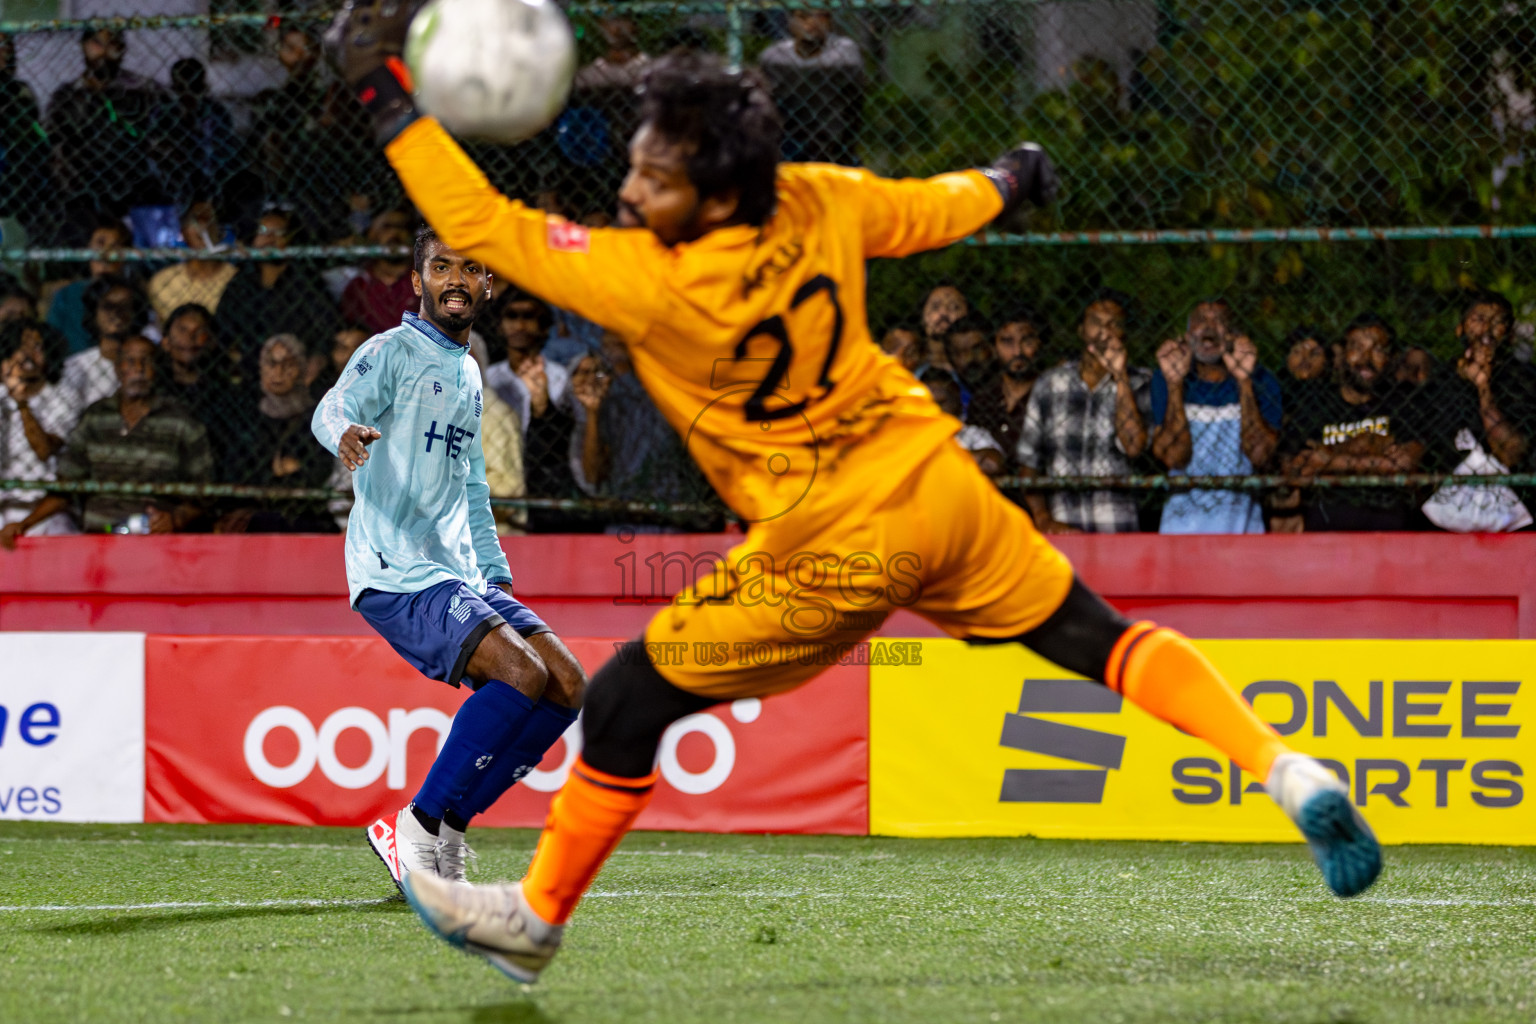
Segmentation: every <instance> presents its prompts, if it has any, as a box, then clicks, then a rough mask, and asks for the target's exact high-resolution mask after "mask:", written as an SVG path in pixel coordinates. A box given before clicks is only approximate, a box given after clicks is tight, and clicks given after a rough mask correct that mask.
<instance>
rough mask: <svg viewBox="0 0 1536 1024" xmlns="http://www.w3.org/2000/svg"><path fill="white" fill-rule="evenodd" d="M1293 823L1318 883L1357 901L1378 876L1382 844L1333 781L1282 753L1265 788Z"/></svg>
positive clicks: (1309, 762)
mask: <svg viewBox="0 0 1536 1024" xmlns="http://www.w3.org/2000/svg"><path fill="white" fill-rule="evenodd" d="M1264 788H1265V789H1266V790H1267V791H1268V792H1269V795H1270V796H1272V797H1274V800H1275V803H1277V804H1279V805H1280V809H1281V810H1283V811H1285V813H1286V815H1287V816H1289V817H1290V819H1291V820H1292V821H1294V822H1295V823H1296V827H1297V828H1299V829H1301V834H1302V835H1303V836H1305V837H1306V839H1307V845H1308V846H1310V847H1311V848H1312V859H1313V860H1315V861H1317V866H1318V868H1319V869H1320V870H1321V871H1322V872H1323V881H1325V882H1327V883H1328V888H1330V889H1332V890H1333V891H1334V893H1336V894H1337V895H1339V896H1358V895H1359V894H1360V893H1362V892H1364V891H1365V890H1367V889H1369V888H1370V887H1371V883H1372V882H1374V881H1376V876H1377V875H1379V874H1381V844H1380V843H1378V842H1377V841H1376V835H1375V833H1373V832H1372V831H1371V827H1370V826H1369V825H1367V824H1366V823H1365V819H1364V818H1362V817H1361V816H1360V812H1359V811H1357V810H1356V809H1355V805H1354V804H1352V803H1350V801H1349V790H1348V789H1347V788H1346V787H1345V786H1344V784H1343V783H1342V782H1340V781H1339V779H1338V777H1337V776H1336V775H1334V774H1333V772H1331V771H1329V770H1328V769H1327V768H1325V767H1323V766H1322V765H1321V764H1319V763H1318V762H1317V761H1315V760H1314V759H1312V758H1310V757H1307V756H1306V755H1305V754H1295V753H1291V754H1281V755H1280V756H1279V757H1277V758H1275V763H1274V766H1273V767H1272V768H1270V770H1269V781H1267V782H1265V783H1264Z"/></svg>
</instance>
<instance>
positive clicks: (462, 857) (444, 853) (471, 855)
mask: <svg viewBox="0 0 1536 1024" xmlns="http://www.w3.org/2000/svg"><path fill="white" fill-rule="evenodd" d="M474 859H475V851H474V850H471V849H470V848H469V843H468V842H466V841H465V839H464V833H463V832H460V831H459V830H458V829H456V828H450V827H449V825H448V823H447V822H444V823H443V824H442V825H441V826H440V827H439V828H438V830H437V876H438V877H439V878H446V879H448V881H450V882H467V881H469V870H468V869H469V861H472V860H474Z"/></svg>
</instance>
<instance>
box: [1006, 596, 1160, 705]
mask: <svg viewBox="0 0 1536 1024" xmlns="http://www.w3.org/2000/svg"><path fill="white" fill-rule="evenodd" d="M1130 628H1131V624H1130V622H1129V621H1128V620H1127V619H1126V618H1125V616H1123V615H1121V614H1120V613H1119V612H1117V611H1115V610H1114V609H1113V608H1111V607H1110V606H1109V605H1108V604H1106V603H1105V601H1104V599H1103V598H1102V597H1100V596H1099V595H1098V594H1095V593H1094V592H1093V591H1092V590H1089V589H1088V588H1087V587H1085V586H1083V584H1082V582H1081V581H1079V580H1078V579H1077V578H1076V577H1073V579H1072V589H1071V590H1069V591H1067V599H1066V600H1065V601H1063V602H1061V607H1060V608H1057V609H1056V610H1055V611H1054V612H1052V613H1051V617H1050V618H1048V619H1046V620H1045V621H1044V622H1042V623H1041V624H1040V625H1038V626H1036V627H1035V628H1034V629H1032V630H1030V631H1029V632H1028V633H1024V634H1022V635H1020V636H1016V637H1011V638H1009V640H1008V641H986V642H988V643H1002V642H1015V643H1021V644H1023V645H1024V646H1025V647H1028V648H1029V649H1030V650H1032V651H1034V652H1035V653H1036V654H1038V655H1040V656H1041V657H1042V658H1046V659H1048V660H1050V661H1052V662H1055V663H1056V664H1057V665H1060V666H1061V667H1062V668H1064V669H1066V670H1067V671H1069V672H1076V673H1077V674H1078V675H1080V676H1087V677H1088V678H1089V679H1094V680H1097V681H1098V682H1101V683H1102V682H1104V673H1105V669H1106V667H1107V666H1108V665H1109V655H1110V652H1112V651H1113V650H1114V649H1115V644H1116V643H1117V642H1118V641H1119V640H1120V637H1122V636H1123V635H1124V634H1125V631H1126V630H1127V629H1130Z"/></svg>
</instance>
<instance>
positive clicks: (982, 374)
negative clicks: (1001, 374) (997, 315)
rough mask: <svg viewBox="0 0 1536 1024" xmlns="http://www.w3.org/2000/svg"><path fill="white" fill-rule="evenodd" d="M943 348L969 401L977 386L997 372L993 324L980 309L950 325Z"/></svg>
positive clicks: (968, 401)
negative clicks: (979, 311)
mask: <svg viewBox="0 0 1536 1024" xmlns="http://www.w3.org/2000/svg"><path fill="white" fill-rule="evenodd" d="M944 350H945V351H946V352H947V353H948V354H949V365H950V366H951V367H953V369H954V372H955V377H956V378H958V380H959V381H960V387H961V389H962V390H963V391H964V393H965V400H966V403H967V405H969V403H970V398H971V396H972V395H974V394H975V393H976V390H977V389H978V388H980V387H981V386H982V385H983V384H985V383H986V382H987V381H989V380H991V379H992V377H994V376H996V373H997V357H996V356H995V355H994V354H993V352H992V325H991V324H989V323H987V321H986V319H985V318H984V317H982V315H981V314H980V313H974V312H973V313H967V314H966V315H965V316H963V317H961V318H960V319H959V320H956V321H955V322H954V323H953V324H951V325H950V328H949V333H948V335H946V336H945V338H944Z"/></svg>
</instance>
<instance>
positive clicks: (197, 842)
mask: <svg viewBox="0 0 1536 1024" xmlns="http://www.w3.org/2000/svg"><path fill="white" fill-rule="evenodd" d="M9 843H70V844H74V845H79V846H213V847H220V848H223V849H229V850H348V851H353V852H355V851H357V850H359V849H361V848H362V840H361V839H359V840H358V842H356V843H246V842H240V841H238V840H233V839H66V838H54V837H49V836H13V837H11V838H9V839H0V847H3V846H5V845H7V844H9ZM613 856H615V857H700V858H703V857H719V858H730V857H788V858H795V859H809V860H892V859H894V858H895V856H896V855H895V854H890V853H875V854H866V855H859V854H842V853H772V852H758V851H756V850H750V851H748V850H741V851H731V852H727V853H711V852H709V851H707V850H616V851H614V853H613Z"/></svg>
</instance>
